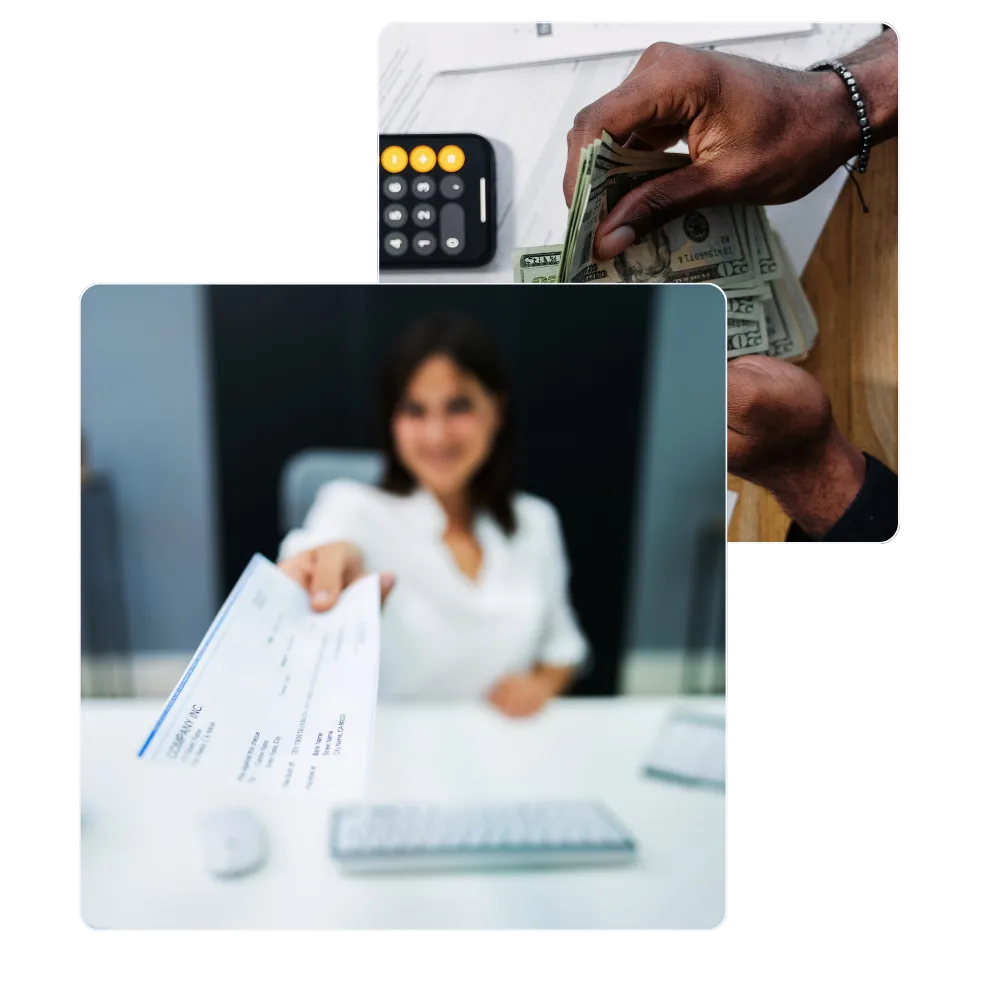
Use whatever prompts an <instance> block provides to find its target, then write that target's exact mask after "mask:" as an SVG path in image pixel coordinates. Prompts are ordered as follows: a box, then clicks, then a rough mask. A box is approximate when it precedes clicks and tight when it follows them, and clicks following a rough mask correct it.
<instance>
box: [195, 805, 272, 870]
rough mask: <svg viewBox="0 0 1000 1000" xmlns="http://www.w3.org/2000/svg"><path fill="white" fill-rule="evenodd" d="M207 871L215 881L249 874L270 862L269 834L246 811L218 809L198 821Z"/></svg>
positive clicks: (255, 818) (252, 815) (254, 817)
mask: <svg viewBox="0 0 1000 1000" xmlns="http://www.w3.org/2000/svg"><path fill="white" fill-rule="evenodd" d="M198 834H199V838H200V840H201V847H202V857H203V859H204V863H205V869H206V870H207V871H208V873H209V875H212V876H213V877H215V878H221V879H225V878H235V877H237V876H239V875H249V874H250V873H251V872H254V871H256V870H257V869H258V868H260V866H261V865H263V864H264V862H265V860H266V859H267V835H266V833H265V832H264V827H263V826H261V824H260V821H259V820H258V819H257V817H256V816H254V814H253V813H252V812H249V811H247V810H246V809H215V810H212V811H211V812H207V813H204V814H203V815H202V816H201V817H200V818H199V820H198Z"/></svg>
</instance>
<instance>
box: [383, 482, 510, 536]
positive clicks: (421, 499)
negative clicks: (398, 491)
mask: <svg viewBox="0 0 1000 1000" xmlns="http://www.w3.org/2000/svg"><path fill="white" fill-rule="evenodd" d="M400 500H401V501H402V504H403V508H404V510H405V511H406V512H407V513H408V514H409V515H410V516H411V517H412V519H413V523H414V526H415V527H416V528H417V530H418V531H422V532H426V533H427V535H428V536H429V537H431V538H434V539H438V538H441V536H442V535H443V534H444V530H445V528H446V527H447V526H448V515H447V514H446V513H445V511H444V508H443V507H442V506H441V503H440V501H439V500H438V498H437V497H436V496H434V494H433V493H431V492H430V490H427V489H424V488H423V487H418V488H417V489H415V490H414V491H413V492H412V493H411V494H409V495H408V496H403V497H400ZM492 526H493V518H492V516H491V515H490V514H487V513H485V512H483V511H480V512H479V513H478V514H477V515H476V517H475V520H474V521H473V524H472V531H473V534H474V535H475V536H476V537H477V538H479V540H480V541H482V539H483V537H484V532H486V531H489V530H490V529H491V528H492Z"/></svg>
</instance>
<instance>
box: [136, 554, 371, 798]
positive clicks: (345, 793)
mask: <svg viewBox="0 0 1000 1000" xmlns="http://www.w3.org/2000/svg"><path fill="white" fill-rule="evenodd" d="M380 601H381V596H380V589H379V581H378V576H377V575H374V574H373V575H370V576H366V577H364V578H363V579H361V580H358V581H357V582H356V583H354V584H352V585H351V586H350V587H348V588H347V589H346V590H345V591H344V592H343V593H342V594H341V595H340V599H339V600H338V601H337V603H336V605H335V606H334V607H333V609H332V610H330V611H328V612H325V613H323V614H318V613H316V612H315V611H312V610H311V609H310V607H309V599H308V595H307V594H306V592H305V591H304V590H303V589H302V587H300V586H299V585H298V584H297V583H295V582H294V581H293V580H290V579H289V578H288V577H287V576H285V574H284V573H282V572H281V570H279V569H278V568H277V566H275V565H274V564H273V563H271V562H269V561H268V560H267V559H265V558H264V557H263V556H260V555H256V556H254V557H253V559H252V560H251V561H250V564H249V565H248V566H247V568H246V569H245V570H244V571H243V575H242V576H241V577H240V579H239V582H238V583H237V584H236V586H235V587H234V588H233V592H232V593H231V594H230V595H229V597H228V598H227V599H226V602H225V604H224V605H223V606H222V609H221V610H220V611H219V613H218V615H216V618H215V621H213V622H212V625H211V627H210V628H209V630H208V633H207V634H206V635H205V638H204V639H203V640H202V642H201V645H200V646H199V647H198V651H197V652H196V653H195V655H194V657H193V659H192V660H191V663H190V664H189V666H188V668H187V669H186V670H185V671H184V674H183V676H182V677H181V679H180V681H179V682H178V683H177V687H176V688H174V691H173V693H172V694H171V695H170V697H169V699H168V700H167V703H166V705H165V706H164V708H163V712H162V713H161V715H160V717H159V719H157V721H156V724H155V725H154V726H153V728H152V730H151V732H150V733H149V736H148V737H147V738H146V741H145V743H144V744H143V745H142V747H141V749H140V750H139V758H140V759H141V760H148V761H150V762H151V763H153V764H157V765H160V766H163V767H169V768H172V769H174V770H175V771H184V770H187V771H190V772H198V773H199V774H201V775H206V776H209V777H211V778H212V779H213V780H217V781H220V782H227V783H234V782H235V783H237V784H244V785H255V786H258V787H260V788H262V789H266V790H273V791H278V792H282V791H296V790H297V791H306V792H311V793H314V794H320V795H324V796H334V797H336V798H345V799H349V798H356V797H359V796H360V795H361V794H362V792H363V789H364V782H365V775H366V770H367V764H368V757H369V751H370V748H371V739H372V730H373V725H374V720H375V702H376V698H377V695H378V665H379V626H380V619H379V615H380Z"/></svg>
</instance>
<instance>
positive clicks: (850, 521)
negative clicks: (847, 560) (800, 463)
mask: <svg viewBox="0 0 1000 1000" xmlns="http://www.w3.org/2000/svg"><path fill="white" fill-rule="evenodd" d="M862 454H863V455H864V456H865V481H864V482H863V483H862V484H861V489H860V490H858V495H857V496H856V497H855V498H854V500H853V501H852V503H851V506H850V507H848V508H847V510H846V511H844V514H843V516H842V517H841V518H840V520H839V521H838V522H837V523H836V524H835V525H834V526H833V527H832V528H831V529H830V530H829V531H828V532H827V533H826V534H825V535H823V536H822V537H821V538H810V537H809V536H808V535H807V534H806V533H805V532H804V531H803V530H802V529H801V528H800V527H799V526H798V525H797V524H796V523H795V522H794V521H793V522H792V524H791V525H790V526H789V528H788V534H787V535H786V536H785V541H786V542H886V541H888V540H889V539H890V538H892V536H893V535H894V534H895V533H896V528H897V527H898V524H899V509H898V508H899V478H898V477H897V476H896V473H894V472H892V471H891V470H890V469H889V468H888V467H886V466H885V465H883V464H882V463H881V462H880V461H879V460H878V459H877V458H873V457H872V456H871V455H869V454H868V452H862Z"/></svg>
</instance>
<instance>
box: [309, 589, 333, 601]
mask: <svg viewBox="0 0 1000 1000" xmlns="http://www.w3.org/2000/svg"><path fill="white" fill-rule="evenodd" d="M329 602H330V591H329V590H317V591H316V593H315V594H313V604H329Z"/></svg>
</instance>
